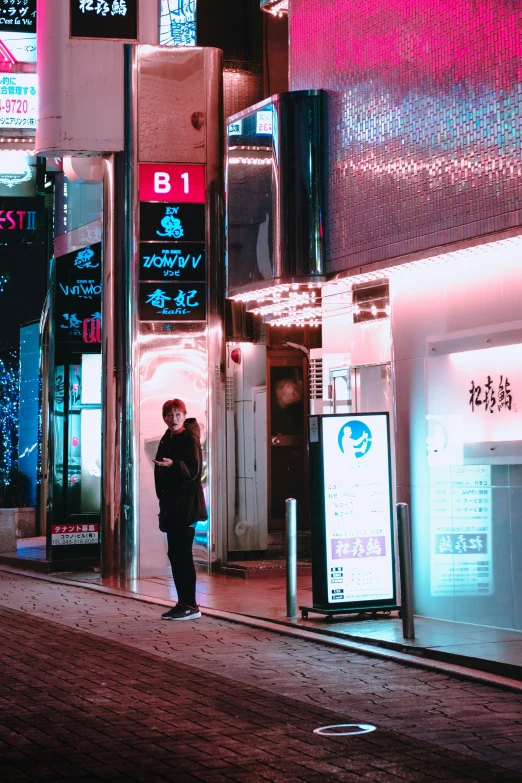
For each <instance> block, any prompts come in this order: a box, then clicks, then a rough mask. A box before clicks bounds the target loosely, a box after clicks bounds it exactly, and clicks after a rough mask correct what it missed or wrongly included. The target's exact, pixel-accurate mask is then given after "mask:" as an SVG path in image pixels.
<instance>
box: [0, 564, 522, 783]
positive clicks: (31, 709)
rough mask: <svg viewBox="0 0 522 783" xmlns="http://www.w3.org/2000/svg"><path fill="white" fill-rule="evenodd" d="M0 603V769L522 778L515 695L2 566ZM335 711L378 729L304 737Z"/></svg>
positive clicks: (138, 776)
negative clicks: (177, 616)
mask: <svg viewBox="0 0 522 783" xmlns="http://www.w3.org/2000/svg"><path fill="white" fill-rule="evenodd" d="M0 605H1V606H3V607H6V608H4V609H3V610H0V615H1V616H0V639H1V641H0V650H1V651H2V653H1V655H2V663H1V669H0V672H1V675H0V676H1V680H2V686H1V688H0V709H1V712H2V717H1V718H0V740H1V744H0V756H1V755H3V756H4V759H3V764H4V768H3V772H2V779H5V780H8V781H18V780H20V781H30V780H49V781H53V780H62V779H65V778H69V779H70V780H74V781H75V782H76V781H78V782H81V783H83V781H87V780H97V779H104V780H111V781H112V780H115V781H119V780H140V781H141V780H143V781H149V780H151V781H152V780H158V781H159V780H175V781H180V783H183V781H189V780H205V781H216V783H218V782H219V781H226V780H238V781H256V780H259V781H263V780H285V781H286V780H288V781H292V780H306V781H308V780H319V779H321V780H348V781H351V780H361V779H363V780H374V781H401V780H402V781H415V782H417V781H419V783H421V781H425V780H426V781H428V780H448V781H455V782H456V781H461V780H462V781H464V780H466V781H469V780H484V781H489V780H491V781H494V780H520V781H522V774H520V772H521V771H522V750H521V748H520V745H521V743H520V738H521V733H522V720H521V718H522V696H521V695H520V694H519V693H516V692H510V691H507V690H502V689H500V688H495V687H491V686H485V685H481V684H479V683H472V682H467V681H464V680H459V679H456V678H453V677H447V676H444V675H442V674H439V673H437V672H430V671H424V670H422V669H417V668H410V667H407V666H404V665H400V664H397V663H395V662H390V661H383V660H381V659H375V658H371V657H369V656H364V655H360V654H356V653H351V652H349V651H346V650H336V649H333V648H329V647H326V646H322V645H319V644H316V643H312V642H307V641H301V640H300V639H295V638H292V637H288V636H284V635H281V634H275V633H271V632H266V631H260V630H256V629H253V628H248V627H245V626H241V625H239V624H236V623H231V622H225V621H221V620H216V619H214V618H210V617H205V616H203V617H202V618H201V619H200V620H197V621H194V622H183V623H181V624H179V623H164V622H163V623H162V622H161V621H159V619H158V618H159V614H160V613H161V608H160V607H157V606H152V605H149V604H145V603H142V602H139V601H135V600H132V599H125V598H120V597H115V596H108V595H104V594H100V593H95V592H92V591H89V590H86V589H84V588H80V587H78V586H77V585H70V586H69V585H58V584H53V583H49V582H44V581H41V580H38V579H32V578H25V577H19V576H15V575H11V574H7V573H0ZM85 632H87V633H85ZM344 721H348V722H359V721H363V722H373V723H375V724H376V725H377V726H378V731H377V732H375V733H373V734H369V735H365V736H362V737H357V738H355V737H354V738H342V739H341V738H335V739H326V738H321V737H318V736H317V735H314V734H313V733H312V729H313V728H314V727H316V726H318V725H324V724H327V723H337V722H344ZM392 728H394V729H395V731H392V730H391V729H392ZM492 764H496V765H498V766H496V767H493V766H491V765H492ZM507 767H509V768H511V769H512V770H518V771H514V772H510V771H508V769H507Z"/></svg>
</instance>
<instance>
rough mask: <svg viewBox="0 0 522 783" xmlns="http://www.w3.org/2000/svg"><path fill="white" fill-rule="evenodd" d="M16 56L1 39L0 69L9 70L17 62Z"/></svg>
mask: <svg viewBox="0 0 522 783" xmlns="http://www.w3.org/2000/svg"><path fill="white" fill-rule="evenodd" d="M17 62H18V61H17V59H16V57H15V56H14V55H13V54H12V53H11V52H10V51H9V49H8V48H7V46H6V45H5V43H4V42H3V41H0V71H10V70H11V69H12V67H13V65H16V63H17Z"/></svg>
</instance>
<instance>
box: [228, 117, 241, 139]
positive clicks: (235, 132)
mask: <svg viewBox="0 0 522 783" xmlns="http://www.w3.org/2000/svg"><path fill="white" fill-rule="evenodd" d="M242 133H243V120H236V121H235V122H229V123H228V135H229V136H241V135H242Z"/></svg>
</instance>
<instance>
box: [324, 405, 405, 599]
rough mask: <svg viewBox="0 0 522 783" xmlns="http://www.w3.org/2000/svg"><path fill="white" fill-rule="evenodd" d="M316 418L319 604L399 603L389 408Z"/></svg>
mask: <svg viewBox="0 0 522 783" xmlns="http://www.w3.org/2000/svg"><path fill="white" fill-rule="evenodd" d="M309 425H310V426H309V454H310V481H311V519H312V577H313V583H312V589H313V600H314V606H316V607H318V608H319V607H322V608H326V609H335V608H339V609H342V608H357V607H361V608H369V607H373V608H378V607H386V606H392V605H395V600H396V598H395V562H394V545H393V515H392V487H391V463H390V436H389V420H388V414H387V413H369V414H350V415H344V414H334V415H324V416H311V417H310V418H309Z"/></svg>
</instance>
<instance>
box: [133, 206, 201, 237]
mask: <svg viewBox="0 0 522 783" xmlns="http://www.w3.org/2000/svg"><path fill="white" fill-rule="evenodd" d="M140 239H141V240H142V241H143V242H161V241H166V240H170V241H180V240H182V241H183V242H204V241H205V205H204V204H154V203H150V202H143V201H142V202H141V203H140Z"/></svg>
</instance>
